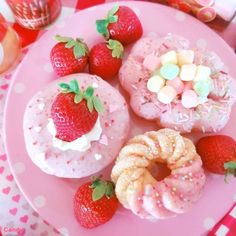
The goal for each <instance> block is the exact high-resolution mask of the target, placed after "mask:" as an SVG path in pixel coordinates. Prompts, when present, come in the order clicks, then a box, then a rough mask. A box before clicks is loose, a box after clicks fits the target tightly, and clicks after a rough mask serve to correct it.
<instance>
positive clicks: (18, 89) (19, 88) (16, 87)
mask: <svg viewBox="0 0 236 236" xmlns="http://www.w3.org/2000/svg"><path fill="white" fill-rule="evenodd" d="M14 91H15V92H16V93H19V94H20V93H23V92H24V91H25V85H24V84H22V83H16V84H15V85H14Z"/></svg>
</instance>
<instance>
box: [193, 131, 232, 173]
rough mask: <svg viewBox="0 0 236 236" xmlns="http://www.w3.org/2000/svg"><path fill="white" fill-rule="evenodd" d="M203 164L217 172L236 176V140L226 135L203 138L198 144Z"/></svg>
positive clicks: (211, 170) (209, 169)
mask: <svg viewBox="0 0 236 236" xmlns="http://www.w3.org/2000/svg"><path fill="white" fill-rule="evenodd" d="M196 148H197V152H198V154H199V155H200V156H201V158H202V161H203V166H204V167H205V168H206V169H207V170H208V171H210V172H213V173H216V174H226V175H228V174H232V175H234V176H236V142H235V141H234V139H232V138H231V137H229V136H226V135H213V136H207V137H203V138H201V139H200V140H199V141H198V142H197V145H196Z"/></svg>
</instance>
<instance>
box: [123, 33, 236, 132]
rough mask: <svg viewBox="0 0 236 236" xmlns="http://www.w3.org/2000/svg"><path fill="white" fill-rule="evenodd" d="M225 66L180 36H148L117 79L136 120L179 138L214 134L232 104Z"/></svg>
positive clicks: (234, 96) (231, 86)
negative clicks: (169, 130) (198, 133)
mask: <svg viewBox="0 0 236 236" xmlns="http://www.w3.org/2000/svg"><path fill="white" fill-rule="evenodd" d="M223 66H224V65H223V63H222V61H221V60H220V58H219V57H218V56H217V55H216V54H215V53H213V52H209V51H203V50H198V49H190V48H189V42H188V41H187V40H186V39H184V38H182V37H179V36H175V35H167V36H166V37H163V38H160V37H155V36H152V37H151V36H150V37H145V38H142V39H140V40H139V41H138V42H137V43H136V44H135V45H134V47H133V48H132V50H131V52H130V54H129V56H128V58H127V59H126V61H124V63H123V65H122V67H121V69H120V72H119V79H120V82H121V85H122V86H123V88H124V89H125V90H126V91H128V93H129V94H130V96H131V98H130V104H131V107H132V109H133V110H134V112H135V113H136V114H137V115H138V116H141V117H143V118H145V119H147V120H156V121H157V123H158V124H159V125H161V126H163V127H168V128H172V129H175V130H177V131H180V132H183V133H188V132H191V131H194V130H197V131H202V132H218V131H219V130H221V129H222V128H223V127H224V126H225V125H226V123H227V122H228V120H229V118H230V113H231V108H232V106H233V104H234V102H235V100H236V90H235V81H233V79H232V78H231V77H230V75H229V74H228V73H227V72H226V71H224V69H223Z"/></svg>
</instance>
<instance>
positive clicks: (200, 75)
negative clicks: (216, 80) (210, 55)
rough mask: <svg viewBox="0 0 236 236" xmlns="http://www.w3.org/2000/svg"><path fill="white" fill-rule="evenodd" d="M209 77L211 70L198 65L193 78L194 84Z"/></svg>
mask: <svg viewBox="0 0 236 236" xmlns="http://www.w3.org/2000/svg"><path fill="white" fill-rule="evenodd" d="M210 75H211V69H210V68H209V67H208V66H203V65H199V66H197V72H196V76H195V78H194V82H197V81H199V80H206V79H208V78H209V77H210Z"/></svg>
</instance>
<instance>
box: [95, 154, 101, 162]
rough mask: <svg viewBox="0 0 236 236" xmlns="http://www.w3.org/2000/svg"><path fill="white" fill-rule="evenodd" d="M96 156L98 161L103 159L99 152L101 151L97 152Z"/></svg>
mask: <svg viewBox="0 0 236 236" xmlns="http://www.w3.org/2000/svg"><path fill="white" fill-rule="evenodd" d="M94 158H95V159H96V160H97V161H99V160H101V159H102V155H101V154H99V153H96V154H95V155H94Z"/></svg>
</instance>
